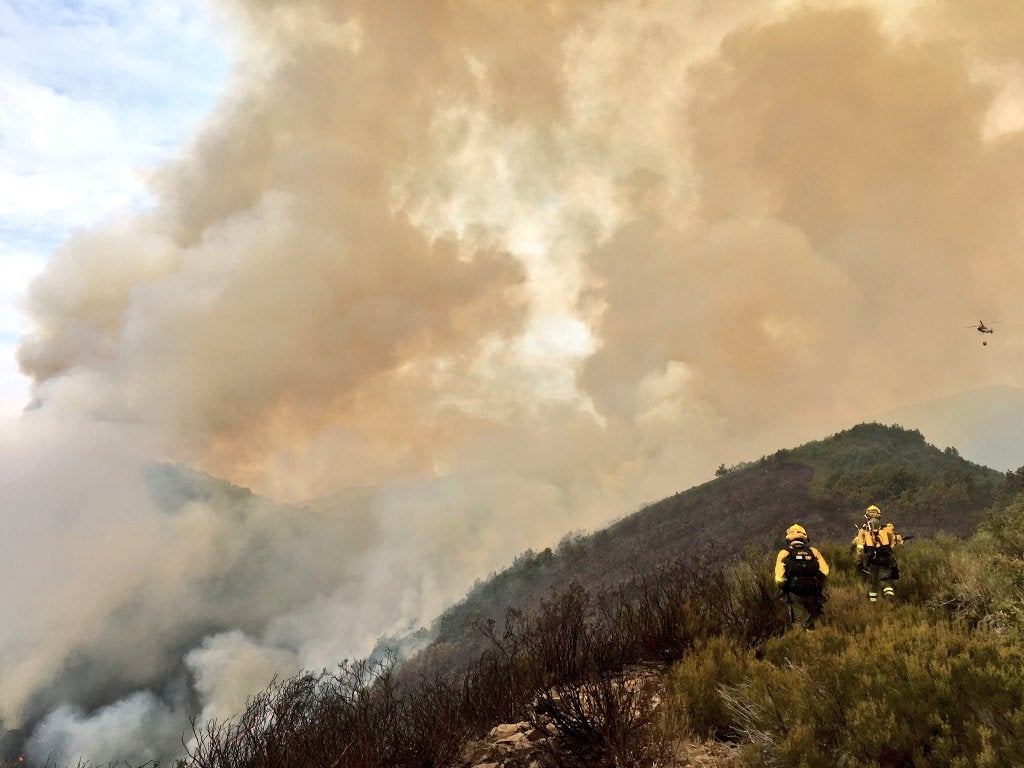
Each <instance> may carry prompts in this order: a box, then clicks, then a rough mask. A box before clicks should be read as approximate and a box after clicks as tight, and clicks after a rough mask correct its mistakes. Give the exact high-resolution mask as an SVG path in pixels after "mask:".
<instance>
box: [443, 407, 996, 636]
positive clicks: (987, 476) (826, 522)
mask: <svg viewBox="0 0 1024 768" xmlns="http://www.w3.org/2000/svg"><path fill="white" fill-rule="evenodd" d="M1002 482H1003V475H1002V474H1001V473H999V472H995V471H994V470H991V469H988V468H986V467H981V466H979V465H977V464H973V463H971V462H968V461H965V460H963V459H962V458H960V457H959V456H958V455H957V453H956V451H955V450H953V449H946V450H940V449H938V448H936V447H935V446H932V445H929V444H927V443H926V442H925V441H924V438H923V436H922V435H921V433H920V432H917V431H916V430H911V429H904V428H902V427H899V426H883V425H881V424H859V425H857V426H855V427H853V428H852V429H849V430H846V431H844V432H840V433H838V434H836V435H833V436H831V437H829V438H826V439H824V440H819V441H815V442H811V443H807V444H805V445H802V446H800V447H798V448H796V449H793V450H780V451H778V452H777V453H775V454H773V455H771V456H765V457H762V458H761V459H759V460H757V461H753V462H750V463H748V464H743V465H740V466H737V467H733V468H731V469H723V470H722V471H721V475H720V476H719V477H716V478H715V479H714V480H712V481H710V482H707V483H705V484H703V485H701V486H698V487H696V488H693V489H691V490H688V491H685V492H681V493H677V494H675V495H674V496H671V497H669V498H667V499H663V500H662V501H659V502H657V503H655V504H651V505H649V506H647V507H645V508H643V509H641V510H640V511H638V512H636V513H634V514H631V515H629V516H627V517H625V518H623V519H622V520H620V521H619V522H617V523H615V524H614V525H611V526H609V527H608V528H606V529H604V530H601V531H598V532H597V533H594V534H590V535H586V536H576V537H569V538H567V539H565V540H563V541H562V543H561V544H559V545H558V546H557V547H555V548H554V549H553V550H552V549H548V550H544V551H543V552H540V553H535V552H525V553H523V554H522V555H521V556H520V557H519V558H518V559H517V560H516V562H515V563H514V564H513V565H512V566H511V567H510V568H508V569H506V570H504V571H502V572H501V573H497V574H493V575H492V576H491V577H490V578H489V579H487V580H484V581H481V582H479V583H478V584H477V585H476V586H475V588H474V589H473V590H472V591H471V592H470V593H469V595H468V596H467V598H466V599H465V600H464V601H463V602H462V603H460V604H459V605H456V606H454V607H453V608H451V609H450V610H449V611H447V612H446V613H445V615H444V616H443V617H442V618H441V619H440V621H439V622H438V623H437V626H436V630H437V632H436V634H437V637H438V640H439V641H440V642H451V641H454V640H457V639H458V638H460V637H462V636H463V635H465V634H466V633H467V632H471V631H472V629H473V627H474V626H475V625H476V624H477V623H478V622H479V621H480V620H481V619H486V618H488V617H500V616H501V615H502V614H503V613H504V611H505V609H506V608H507V607H509V606H515V605H520V604H522V603H523V601H525V600H526V599H527V598H528V596H530V595H533V596H544V595H545V594H546V593H547V592H548V591H549V589H551V588H552V587H554V586H566V585H568V584H569V582H573V581H574V582H577V583H579V584H581V585H583V586H585V587H587V588H591V589H600V588H601V587H602V585H607V584H617V583H621V582H623V581H626V580H628V579H629V578H630V577H631V576H632V575H633V574H635V573H637V572H644V571H647V570H649V569H651V568H654V567H656V566H658V565H660V564H664V563H666V562H670V561H673V560H676V559H684V560H685V559H688V558H690V559H694V560H710V561H714V562H725V561H727V560H729V559H731V558H732V557H735V556H737V555H739V554H741V553H742V552H743V550H744V548H746V547H748V546H754V547H758V548H761V549H764V548H766V547H770V546H773V545H774V544H776V543H778V542H779V541H781V536H782V532H783V531H784V530H785V529H786V527H788V526H789V525H791V524H793V523H794V522H800V523H802V524H803V525H804V526H806V527H807V529H808V530H809V531H810V533H811V537H812V540H815V541H825V540H832V541H837V542H842V541H848V540H849V539H850V538H851V537H852V535H853V533H854V532H855V531H854V528H855V526H856V525H859V524H860V523H861V522H863V518H862V512H863V510H864V508H866V507H867V506H868V505H869V504H877V505H878V506H880V507H881V508H882V510H883V513H884V516H885V518H886V520H893V521H894V522H895V523H896V525H897V526H898V527H899V528H900V530H901V531H903V532H904V533H906V534H908V535H916V536H918V537H932V536H935V535H936V534H938V533H949V534H951V535H954V536H969V535H970V534H971V533H973V531H974V530H975V528H976V527H977V525H978V523H979V522H981V520H982V517H983V515H984V511H985V509H986V508H988V507H989V505H990V504H991V503H992V501H993V499H994V497H995V494H996V491H997V489H998V488H999V487H1000V484H1001V483H1002Z"/></svg>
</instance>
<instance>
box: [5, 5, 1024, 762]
mask: <svg viewBox="0 0 1024 768" xmlns="http://www.w3.org/2000/svg"><path fill="white" fill-rule="evenodd" d="M224 2H225V3H228V0H224ZM228 5H229V8H230V10H231V12H232V13H233V14H234V18H235V19H236V20H237V24H238V25H239V27H241V28H242V29H243V30H244V31H245V32H244V34H245V35H246V36H247V39H248V41H249V43H248V45H249V48H248V54H247V55H246V56H245V58H244V60H243V61H242V62H241V63H240V64H239V66H238V68H237V71H236V73H235V75H234V79H233V85H232V88H231V90H230V92H229V93H227V94H225V96H224V97H223V99H222V101H221V103H220V105H219V107H218V108H217V110H216V111H215V113H214V114H213V115H211V117H210V119H209V121H208V123H207V125H206V127H205V128H204V130H203V132H202V133H201V134H200V135H199V136H198V137H197V138H196V140H195V142H194V143H193V144H192V145H191V147H190V148H189V149H188V151H187V152H186V153H185V154H184V155H183V157H182V158H181V159H180V160H178V161H177V162H175V163H173V164H171V165H170V166H168V167H166V168H165V169H163V171H162V172H161V173H160V174H159V176H158V178H157V179H156V180H155V181H154V193H155V195H156V196H157V205H156V207H155V209H154V210H153V211H152V212H149V213H145V214H140V215H137V216H134V217H132V218H130V219H127V220H120V221H112V222H109V223H107V224H105V225H103V226H101V227H96V228H93V229H90V230H87V231H83V232H81V233H79V234H76V235H75V236H74V237H73V238H72V239H71V240H69V241H68V242H66V243H65V244H63V245H62V246H61V247H60V248H59V249H58V251H57V253H55V254H54V256H53V258H52V259H51V261H50V263H49V265H48V267H47V269H46V270H45V272H44V274H43V275H42V276H41V277H40V278H39V279H38V280H37V281H36V282H35V284H34V285H33V287H32V290H31V294H30V296H29V298H28V310H29V312H30V314H31V317H32V318H33V321H34V324H35V330H34V331H33V332H32V333H31V334H30V335H29V336H27V337H26V338H25V339H24V340H23V341H22V343H21V347H20V361H21V364H22V367H23V369H24V371H25V372H26V373H27V374H28V375H30V376H31V377H32V378H33V380H34V382H35V395H36V404H35V406H34V408H33V409H32V410H30V411H28V412H27V413H26V414H25V415H24V416H23V417H22V418H21V419H19V420H18V421H17V423H14V424H11V425H9V428H8V429H6V430H5V432H4V434H3V436H2V438H0V440H2V443H0V445H2V451H3V460H2V461H0V486H2V488H3V490H4V498H5V506H4V513H3V514H4V531H5V536H4V537H2V539H0V552H2V553H3V556H4V558H5V559H4V562H5V563H6V564H8V567H9V570H10V572H11V573H12V574H15V575H16V578H10V579H7V580H5V581H4V582H3V583H2V584H0V597H2V599H0V618H3V623H2V624H0V626H2V627H3V629H2V630H0V666H2V667H3V669H4V675H3V677H2V679H0V716H2V718H3V721H4V724H5V725H6V726H7V727H15V726H19V725H21V724H26V723H27V724H28V725H30V726H33V727H34V729H35V730H34V733H33V734H32V736H31V739H30V741H29V748H30V751H31V754H33V755H36V756H40V755H41V756H43V757H44V758H45V756H46V755H47V754H49V752H50V751H51V750H53V749H57V750H59V752H60V753H61V754H64V755H66V756H67V757H68V759H72V760H73V759H74V758H75V757H77V756H78V755H83V756H85V757H87V758H91V759H97V760H103V761H105V760H107V759H108V758H114V757H128V758H129V759H140V760H141V759H146V758H147V757H150V756H153V755H158V756H160V757H165V758H166V757H168V756H170V755H173V754H175V753H176V751H178V750H179V747H180V744H179V741H178V740H179V738H180V736H181V730H182V728H183V727H184V725H187V717H188V716H189V715H200V716H202V717H204V718H205V717H226V716H228V715H230V714H232V713H233V712H234V711H237V709H238V707H240V706H241V704H242V703H243V702H244V699H245V696H246V695H247V694H248V693H250V692H252V691H255V690H257V689H259V688H260V687H262V686H263V685H265V684H266V683H267V682H268V681H269V679H270V677H271V676H272V675H273V674H275V673H280V674H289V673H290V672H293V671H295V670H296V669H298V668H301V667H320V666H325V665H330V664H332V663H334V662H335V661H337V660H339V659H341V658H344V657H346V656H348V657H351V656H353V655H359V654H362V653H365V652H367V651H368V650H369V649H370V648H371V647H372V646H373V644H374V643H375V642H376V640H377V638H379V637H380V636H381V635H382V634H385V633H400V632H402V631H405V630H408V629H410V628H415V627H416V626H419V625H420V624H421V623H425V622H427V621H429V620H430V619H431V618H432V617H433V616H435V615H436V614H437V613H438V612H439V611H440V610H442V609H443V607H444V606H445V605H446V604H447V603H448V602H450V601H452V600H454V599H457V598H458V597H459V596H460V595H461V594H462V593H463V592H464V591H465V590H466V588H467V587H468V586H469V585H470V584H471V583H472V581H473V579H474V578H476V577H478V576H482V575H485V574H486V573H487V572H489V571H491V570H493V569H495V568H497V567H500V566H502V565H503V564H505V563H507V562H508V561H509V560H510V559H511V558H512V557H513V556H514V555H515V554H516V553H518V552H520V551H522V550H523V549H525V548H527V547H543V546H548V545H551V544H552V543H553V542H555V541H557V540H558V539H559V538H560V537H561V536H562V535H563V534H564V533H565V532H566V531H568V530H572V529H576V528H581V527H591V526H595V525H598V524H600V523H602V522H605V521H607V520H608V519H610V518H611V517H613V516H615V515H619V514H622V513H624V512H627V511H629V510H631V509H634V508H635V507H636V506H637V505H639V504H640V503H642V502H644V501H649V500H653V499H656V498H659V497H660V496H662V495H665V494H668V493H671V492H673V491H676V490H680V489H682V488H685V487H687V486H688V485H690V484H692V483H693V482H695V481H699V480H702V479H704V478H706V477H708V476H709V475H710V474H711V471H712V470H713V468H714V467H715V466H717V465H718V464H719V463H721V462H726V463H733V462H736V461H740V460H745V459H750V458H756V457H757V456H758V455H760V454H762V453H765V452H769V451H773V450H775V449H776V448H779V447H781V446H785V445H790V444H793V443H795V442H799V441H802V440H806V439H811V438H816V437H820V436H821V435H822V434H825V433H827V432H829V431H832V430H834V429H837V428H842V427H845V426H848V425H849V424H850V423H852V422H853V421H855V420H858V419H859V418H863V417H864V416H865V415H868V414H872V413H878V412H880V411H882V410H885V409H887V408H891V407H895V406H897V405H900V404H902V403H907V402H913V401H915V400H922V399H926V398H929V397H935V396H938V395H942V394H946V393H948V392H955V391H958V390H961V389H964V388H967V387H977V386H980V385H983V384H989V383H997V382H1003V383H1017V382H1019V380H1020V377H1021V373H1022V371H1021V365H1022V362H1021V361H1022V360H1024V356H1022V355H1021V354H1020V353H1021V351H1022V349H1021V345H1022V343H1024V342H1021V340H1020V338H1019V337H1018V338H1013V336H1012V334H1010V333H1006V334H1005V335H1004V336H1003V335H1001V336H1000V337H999V342H1000V344H999V346H998V347H997V346H996V345H995V344H993V345H992V346H991V347H990V348H989V349H987V350H986V356H985V357H984V358H982V357H981V356H980V355H979V354H978V352H979V349H978V347H977V346H976V345H975V344H973V343H972V340H970V339H960V338H954V336H955V334H956V333H958V332H960V331H962V328H961V326H964V325H966V324H967V323H970V322H973V321H974V320H976V319H977V317H979V316H980V317H985V318H988V317H990V316H991V317H996V316H1000V317H1002V318H1009V317H1012V316H1013V314H1014V313H1013V308H1014V307H1015V305H1016V298H1017V296H1018V295H1020V292H1021V288H1022V287H1024V286H1022V285H1021V281H1022V279H1024V278H1022V275H1024V271H1022V270H1021V268H1020V267H1021V263H1020V259H1021V257H1020V253H1022V252H1024V251H1022V247H1021V246H1022V245H1024V242H1022V240H1024V232H1022V231H1021V225H1020V223H1019V216H1018V215H1017V212H1018V210H1019V208H1020V205H1021V202H1022V198H1024V183H1022V182H1021V179H1024V174H1022V173H1021V172H1020V170H1021V168H1022V166H1024V133H1022V131H1021V129H1022V127H1024V106H1022V102H1021V100H1020V99H1019V98H1018V95H1019V94H1020V93H1022V92H1024V90H1022V88H1024V86H1022V83H1024V75H1022V74H1021V73H1022V72H1024V47H1022V46H1021V45H1020V44H1019V40H1020V37H1019V36H1017V37H1014V36H1013V35H1011V34H1007V28H1006V27H1005V26H1004V25H1003V22H1002V10H1003V9H1001V8H1000V7H999V6H1000V3H998V2H989V3H976V2H967V0H964V1H963V2H938V0H936V1H935V2H926V1H925V0H921V2H907V3H902V4H899V5H897V4H893V3H882V2H880V1H879V2H874V3H868V2H865V3H860V4H858V3H856V2H850V3H845V4H843V5H842V6H841V7H839V6H836V5H835V4H834V3H826V2H822V3H808V4H796V3H789V2H770V1H769V0H765V2H760V3H750V2H735V3H731V2H730V3H702V2H693V3H660V2H644V3H640V4H637V3H636V2H625V1H624V0H601V1H600V2H595V1H594V0H578V1H573V0H563V1H560V2H548V1H546V0H545V1H543V2H542V0H524V1H523V2H520V3H515V4H511V5H510V4H507V3H506V4H495V3H491V2H488V1H486V0H463V1H462V2H455V1H454V0H394V1H393V2H387V3H380V2H377V0H346V1H345V2H341V1H339V0H330V1H329V0H303V1H302V2H294V1H293V0H289V1H288V2H284V0H282V1H281V2H272V1H271V0H259V1H257V0H249V1H247V2H243V0H234V1H233V2H230V3H228ZM1007 7H1009V6H1007ZM1015 40H1017V42H1014V41H1015ZM155 462H171V463H179V464H181V465H184V466H187V467H191V468H193V469H195V470H201V471H203V472H207V473H209V474H210V475H212V476H214V477H217V478H223V479H224V480H228V481H231V482H233V483H236V484H237V485H239V486H242V487H245V488H251V489H252V490H253V491H254V492H255V494H256V495H249V494H246V493H243V492H241V491H238V490H230V489H228V488H227V487H225V486H223V485H218V484H217V483H216V482H213V481H211V480H209V479H207V478H205V477H204V476H202V475H199V474H192V473H190V472H189V471H188V470H186V469H183V468H177V469H173V468H168V467H167V466H166V465H160V464H157V463H155ZM260 497H266V498H260ZM269 498H272V499H275V500H276V502H271V501H268V500H267V499H269ZM143 744H145V745H148V746H147V748H149V749H151V750H152V751H146V750H145V749H143V748H142V747H141V745H143Z"/></svg>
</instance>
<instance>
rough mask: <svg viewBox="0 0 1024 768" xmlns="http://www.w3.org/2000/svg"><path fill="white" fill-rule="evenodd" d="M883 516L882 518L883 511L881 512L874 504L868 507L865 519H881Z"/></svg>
mask: <svg viewBox="0 0 1024 768" xmlns="http://www.w3.org/2000/svg"><path fill="white" fill-rule="evenodd" d="M881 516H882V510H880V509H879V508H878V507H876V506H875V505H874V504H872V505H871V506H870V507H868V508H867V511H866V512H865V513H864V517H869V518H870V517H881Z"/></svg>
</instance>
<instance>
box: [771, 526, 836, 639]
mask: <svg viewBox="0 0 1024 768" xmlns="http://www.w3.org/2000/svg"><path fill="white" fill-rule="evenodd" d="M786 543H787V546H786V548H785V549H783V550H781V551H780V552H779V554H778V556H777V557H776V558H775V584H776V585H777V586H778V587H779V590H780V591H781V592H782V600H783V601H784V602H785V603H786V604H787V606H788V608H789V620H790V622H791V623H792V624H794V625H795V624H796V623H797V620H798V618H799V619H800V620H801V621H802V622H803V625H804V627H805V628H806V629H814V622H815V621H817V619H818V617H819V616H821V614H822V610H823V603H824V599H823V595H822V592H823V590H824V587H825V577H826V576H828V563H826V562H825V558H824V557H822V556H821V552H819V551H818V550H817V549H815V548H814V547H812V546H811V545H810V544H808V542H807V531H806V530H804V527H803V526H802V525H791V526H790V527H789V528H788V529H787V530H786Z"/></svg>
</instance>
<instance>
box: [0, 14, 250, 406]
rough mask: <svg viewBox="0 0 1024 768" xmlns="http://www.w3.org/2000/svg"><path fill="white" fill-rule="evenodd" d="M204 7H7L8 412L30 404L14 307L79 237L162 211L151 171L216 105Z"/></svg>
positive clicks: (217, 25) (3, 66) (0, 61)
mask: <svg viewBox="0 0 1024 768" xmlns="http://www.w3.org/2000/svg"><path fill="white" fill-rule="evenodd" d="M232 42H233V41H232V40H231V38H230V30H228V29H227V27H226V22H225V20H224V19H223V18H217V17H214V16H213V10H212V8H211V5H210V4H208V2H206V0H159V1H158V2H153V1H152V0H0V413H2V412H3V411H4V410H6V408H5V405H6V404H9V403H12V402H20V401H23V400H24V399H25V393H26V383H25V381H24V379H23V377H21V376H20V375H19V374H18V373H17V366H16V364H15V363H14V358H13V345H12V343H11V339H12V338H16V337H17V336H20V335H21V334H22V333H23V332H24V330H25V329H26V327H27V325H26V319H25V318H24V317H23V316H22V315H21V314H20V312H19V311H18V309H17V302H18V297H19V296H20V295H22V294H23V292H24V290H25V288H26V286H27V283H28V280H29V279H31V276H32V275H33V274H35V273H37V272H38V271H39V269H41V268H42V267H43V265H44V264H45V261H46V259H47V258H48V256H49V255H50V254H51V253H53V251H54V249H55V248H57V247H58V245H59V244H60V243H61V242H62V241H64V240H65V239H66V238H67V237H68V235H69V234H71V232H72V231H73V230H74V229H75V228H77V227H86V226H90V225H92V224H95V223H96V222H98V221H101V220H103V219H105V218H107V217H108V216H109V215H112V214H122V213H124V212H126V211H131V210H142V209H145V208H147V207H150V206H151V205H152V197H151V195H150V193H149V190H148V188H147V186H146V183H145V179H146V177H147V175H148V173H149V172H150V171H151V170H152V169H154V168H155V167H157V166H158V165H159V164H160V163H161V162H162V161H163V160H164V159H166V158H169V157H171V156H172V155H173V154H175V153H176V152H177V151H178V150H179V148H180V147H182V146H183V145H184V144H186V143H187V142H188V141H189V139H190V138H191V136H192V135H194V134H195V133H196V131H197V130H198V129H199V126H200V125H201V122H202V120H203V118H204V117H205V116H206V115H207V114H209V112H210V111H211V109H212V108H213V106H214V104H215V102H216V100H217V98H218V97H219V95H220V93H221V91H222V88H223V85H224V82H225V79H226V75H227V71H228V68H229V66H230V63H231V56H232V53H233V52H232Z"/></svg>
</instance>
